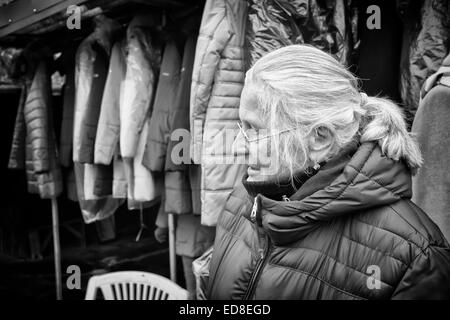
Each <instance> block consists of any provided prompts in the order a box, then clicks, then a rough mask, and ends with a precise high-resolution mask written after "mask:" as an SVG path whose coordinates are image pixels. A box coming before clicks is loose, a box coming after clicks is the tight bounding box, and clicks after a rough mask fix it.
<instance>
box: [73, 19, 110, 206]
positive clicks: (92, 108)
mask: <svg viewBox="0 0 450 320" xmlns="http://www.w3.org/2000/svg"><path fill="white" fill-rule="evenodd" d="M116 29H117V25H116V23H115V22H114V21H113V20H110V19H107V18H104V19H102V20H100V21H99V22H98V23H97V26H96V29H95V30H94V32H93V33H92V34H91V35H90V36H88V37H87V38H86V39H85V40H84V41H83V42H82V43H81V45H80V46H79V48H78V50H77V53H76V69H75V78H76V83H75V85H76V97H75V107H74V108H75V116H74V131H73V132H74V133H73V135H74V136H73V160H74V161H75V162H80V163H85V164H86V167H87V168H86V170H84V178H83V179H84V182H83V184H82V185H83V188H84V190H83V192H84V199H86V200H95V199H97V198H98V197H99V196H100V197H101V196H108V195H111V194H112V179H113V172H112V169H113V168H112V166H103V165H98V164H94V147H95V140H96V132H97V124H98V118H99V115H100V106H101V99H102V96H103V89H104V86H105V81H106V76H107V73H108V64H109V55H110V51H111V46H112V44H111V38H112V37H113V34H114V31H115V30H116ZM80 185H81V184H80Z"/></svg>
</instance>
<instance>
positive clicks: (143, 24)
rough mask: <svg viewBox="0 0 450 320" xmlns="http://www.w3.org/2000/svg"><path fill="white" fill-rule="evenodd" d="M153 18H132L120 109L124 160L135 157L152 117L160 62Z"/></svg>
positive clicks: (121, 142)
mask: <svg viewBox="0 0 450 320" xmlns="http://www.w3.org/2000/svg"><path fill="white" fill-rule="evenodd" d="M151 25H153V22H152V20H151V17H150V16H145V15H139V16H136V17H135V18H133V20H132V21H131V22H130V24H129V26H128V29H127V46H128V55H127V58H126V64H127V67H126V74H125V80H124V87H123V95H122V96H121V106H120V150H121V153H122V156H123V157H124V158H133V157H134V156H135V155H136V152H137V147H138V143H139V139H140V134H141V132H142V129H143V127H144V123H145V122H146V121H147V118H149V116H150V115H151V112H150V111H151V102H152V97H153V94H154V87H155V81H156V76H157V74H155V73H156V72H157V70H158V67H159V65H160V61H161V50H160V48H159V46H157V45H155V43H154V42H155V41H154V40H153V39H152V35H151V32H150V29H149V26H151Z"/></svg>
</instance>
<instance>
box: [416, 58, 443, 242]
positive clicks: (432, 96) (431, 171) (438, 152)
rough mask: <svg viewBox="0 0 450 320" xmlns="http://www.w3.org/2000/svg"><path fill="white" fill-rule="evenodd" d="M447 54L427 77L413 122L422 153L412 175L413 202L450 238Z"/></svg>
mask: <svg viewBox="0 0 450 320" xmlns="http://www.w3.org/2000/svg"><path fill="white" fill-rule="evenodd" d="M449 126H450V56H447V58H446V59H445V60H444V63H443V64H442V66H441V68H439V70H438V71H437V72H436V73H435V74H433V75H432V76H431V77H429V78H428V79H427V81H426V82H425V84H424V86H423V88H422V94H421V101H420V104H419V109H417V113H416V116H415V118H414V122H413V125H412V132H413V133H414V134H415V136H416V138H417V142H418V143H419V147H420V150H421V151H422V155H423V161H424V163H423V166H422V167H421V168H420V169H419V170H418V171H417V174H416V175H415V176H414V177H413V198H412V199H413V201H414V203H416V204H417V205H418V206H419V207H420V208H422V209H423V210H424V211H426V212H427V213H428V214H429V215H430V217H431V219H433V221H434V222H436V224H437V225H438V226H439V227H440V228H441V230H442V232H443V233H444V235H445V236H446V238H447V240H449V239H450V166H449V164H448V159H449V158H450V131H449V129H448V128H449Z"/></svg>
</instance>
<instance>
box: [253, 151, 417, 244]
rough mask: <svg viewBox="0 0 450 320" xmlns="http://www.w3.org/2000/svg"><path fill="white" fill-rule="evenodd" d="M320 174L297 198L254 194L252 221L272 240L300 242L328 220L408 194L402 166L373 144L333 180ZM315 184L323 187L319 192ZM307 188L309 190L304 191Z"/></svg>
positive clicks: (406, 173) (408, 182)
mask: <svg viewBox="0 0 450 320" xmlns="http://www.w3.org/2000/svg"><path fill="white" fill-rule="evenodd" d="M323 169H324V172H325V171H326V170H325V169H326V167H324V168H323ZM319 173H320V171H319ZM319 173H318V174H316V175H315V176H314V177H312V178H310V179H309V180H308V181H307V183H305V184H304V185H303V186H302V188H300V189H299V191H298V192H297V193H296V194H295V195H294V196H293V197H292V198H293V199H299V200H291V201H289V202H287V201H275V200H272V199H269V198H267V197H265V196H263V195H260V194H259V195H257V197H256V198H255V203H256V204H257V205H256V209H257V210H256V215H257V219H256V220H257V221H258V222H259V223H258V224H260V226H262V227H263V228H264V230H265V231H266V232H267V233H268V235H269V236H270V237H271V239H272V241H273V242H274V243H275V244H278V245H282V244H286V243H290V242H293V241H296V240H299V239H301V238H303V237H305V236H306V235H307V234H309V233H310V232H311V231H313V230H315V229H316V228H318V227H319V226H320V225H321V224H323V223H324V222H327V221H330V220H332V219H335V218H338V217H342V216H344V215H348V214H352V213H355V212H357V211H361V210H367V209H370V208H372V207H376V206H382V205H389V204H391V203H394V202H396V201H398V200H399V199H401V198H411V174H410V171H409V169H408V168H407V166H406V164H404V163H403V162H402V161H394V160H391V159H389V158H387V157H386V156H385V155H384V154H382V152H381V149H380V147H379V146H378V144H376V143H373V142H367V143H363V144H361V145H360V146H359V147H358V149H357V150H356V152H355V153H354V155H353V156H352V157H351V158H350V159H349V160H348V162H347V163H346V164H345V165H344V166H342V172H341V173H338V174H334V175H331V176H332V177H333V179H332V180H331V181H327V182H326V183H324V181H320V180H319V179H323V174H319ZM319 182H320V183H319ZM316 184H320V185H321V187H320V188H319V189H318V190H315V189H314V185H316ZM305 187H308V188H311V189H310V190H311V192H312V193H311V194H302V192H303V191H302V189H304V188H305ZM300 194H302V196H301V197H299V195H300Z"/></svg>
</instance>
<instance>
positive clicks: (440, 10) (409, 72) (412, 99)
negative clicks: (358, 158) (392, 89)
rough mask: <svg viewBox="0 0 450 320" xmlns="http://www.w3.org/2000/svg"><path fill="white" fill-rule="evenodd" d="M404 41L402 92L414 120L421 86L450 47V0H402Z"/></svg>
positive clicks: (409, 114)
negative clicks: (449, 0)
mask: <svg viewBox="0 0 450 320" xmlns="http://www.w3.org/2000/svg"><path fill="white" fill-rule="evenodd" d="M398 2H399V4H400V5H399V8H400V13H401V14H402V16H403V20H404V26H403V44H402V54H401V62H400V95H401V98H402V101H403V103H404V104H405V108H406V115H407V117H408V120H409V123H410V124H411V123H412V121H413V119H414V114H415V112H416V110H417V107H418V106H419V99H420V89H421V87H422V85H423V83H424V82H425V80H426V79H427V78H428V77H429V76H431V75H432V74H433V73H435V72H436V71H437V69H438V68H439V67H440V66H441V64H442V61H443V60H444V59H445V57H446V56H447V55H448V53H449V51H450V3H449V2H448V1H447V0H423V1H413V0H402V1H398Z"/></svg>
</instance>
